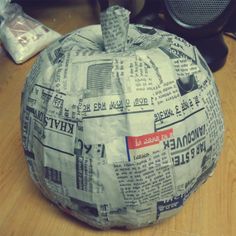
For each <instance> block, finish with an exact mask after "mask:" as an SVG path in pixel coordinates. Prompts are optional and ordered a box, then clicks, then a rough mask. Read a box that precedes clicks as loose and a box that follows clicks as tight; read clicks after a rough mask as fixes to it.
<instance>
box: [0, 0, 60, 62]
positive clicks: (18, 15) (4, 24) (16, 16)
mask: <svg viewBox="0 0 236 236" xmlns="http://www.w3.org/2000/svg"><path fill="white" fill-rule="evenodd" d="M59 37H60V34H59V33H57V32H55V31H53V30H52V29H50V28H48V27H46V26H45V25H43V24H42V23H40V22H38V21H36V20H35V19H33V18H31V17H30V16H28V15H26V14H25V13H24V12H23V11H22V8H21V6H19V5H18V4H15V3H10V0H1V1H0V39H1V41H2V43H3V45H4V47H5V49H6V50H7V51H8V52H9V54H10V55H11V56H12V58H13V59H14V61H15V62H16V63H17V64H19V63H23V62H25V61H26V60H28V59H29V58H31V57H32V56H34V55H35V54H37V53H38V52H40V51H41V50H42V49H44V48H45V47H46V46H48V45H49V44H50V43H51V42H53V41H54V40H55V39H57V38H59Z"/></svg>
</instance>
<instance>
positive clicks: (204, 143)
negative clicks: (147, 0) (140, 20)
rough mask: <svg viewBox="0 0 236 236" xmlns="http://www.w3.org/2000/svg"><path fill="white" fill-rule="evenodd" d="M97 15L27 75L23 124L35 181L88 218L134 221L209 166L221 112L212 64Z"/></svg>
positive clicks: (160, 212) (176, 202) (147, 219)
mask: <svg viewBox="0 0 236 236" xmlns="http://www.w3.org/2000/svg"><path fill="white" fill-rule="evenodd" d="M128 18H129V12H128V11H127V10H125V9H122V8H120V7H118V6H112V7H110V8H108V9H107V11H106V12H103V13H102V14H101V25H102V27H101V26H100V25H94V26H88V27H85V28H82V29H78V30H76V31H74V32H72V33H70V34H68V35H66V36H65V37H63V38H61V39H59V40H57V41H56V42H55V43H54V44H52V45H51V46H50V47H49V48H47V49H46V50H44V51H43V52H42V53H41V54H40V56H39V58H38V60H37V62H36V63H35V65H34V66H33V68H32V71H31V73H30V74H29V75H28V78H27V81H26V84H25V88H24V91H23V96H22V109H21V124H22V140H23V146H24V151H25V156H26V159H27V162H28V166H29V170H30V174H31V177H32V179H33V180H34V182H35V183H36V184H37V186H38V187H39V188H40V189H41V191H42V192H43V193H44V194H45V196H46V197H48V198H49V199H50V200H52V201H53V202H54V203H56V204H57V205H58V206H59V207H60V208H61V209H62V210H64V211H65V212H67V213H69V214H71V215H73V216H75V217H76V218H78V219H80V220H82V221H84V222H87V223H88V224H89V225H92V226H95V227H97V228H102V229H107V228H111V227H126V228H138V227H143V226H147V225H150V224H153V223H156V222H158V221H160V220H162V219H164V218H167V217H170V216H172V215H174V214H176V213H177V212H178V211H179V210H180V209H181V208H182V206H183V205H184V203H185V201H186V200H187V199H188V198H189V196H190V195H191V194H192V193H193V192H194V191H195V190H196V189H197V188H198V187H199V186H200V185H201V184H202V183H203V182H204V181H205V180H206V179H207V178H208V176H209V175H210V174H211V173H212V171H213V169H214V168H215V166H216V162H217V160H218V158H219V155H220V151H221V148H222V144H223V130H224V124H223V118H222V111H221V107H220V100H219V95H218V91H217V88H216V84H215V81H214V79H213V76H212V73H211V71H210V70H209V68H208V67H207V64H206V62H205V61H204V60H203V58H202V57H201V55H200V54H199V52H198V50H197V49H196V48H195V47H193V46H192V45H190V44H189V43H188V42H186V41H185V40H184V39H182V38H179V37H177V36H175V35H173V34H170V33H167V32H164V31H160V30H157V29H155V28H151V27H147V26H143V25H129V24H128Z"/></svg>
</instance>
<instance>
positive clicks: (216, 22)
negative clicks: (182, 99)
mask: <svg viewBox="0 0 236 236" xmlns="http://www.w3.org/2000/svg"><path fill="white" fill-rule="evenodd" d="M235 8H236V0H146V2H145V5H144V7H143V10H142V11H141V12H140V13H139V15H138V16H136V17H135V18H134V19H133V20H132V21H133V23H142V24H146V25H151V26H154V27H156V28H161V29H164V30H167V31H169V32H171V33H175V34H177V35H179V36H181V37H183V38H185V39H186V40H188V41H189V42H190V43H192V44H193V45H195V46H197V48H198V49H199V51H200V52H201V53H202V55H203V57H204V58H205V60H206V61H207V63H208V65H209V67H210V68H211V70H212V71H216V70H218V69H219V68H221V67H222V66H223V65H224V63H225V61H226V57H227V53H228V48H227V46H226V44H225V42H224V39H223V33H222V32H223V29H224V27H225V25H226V24H227V22H228V19H229V18H230V16H231V15H232V13H233V11H234V10H235Z"/></svg>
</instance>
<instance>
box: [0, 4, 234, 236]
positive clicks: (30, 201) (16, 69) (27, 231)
mask: <svg viewBox="0 0 236 236" xmlns="http://www.w3.org/2000/svg"><path fill="white" fill-rule="evenodd" d="M45 2H46V1H45ZM60 2H63V1H60ZM64 2H65V1H64ZM80 2H81V3H80V4H79V3H77V5H74V4H73V1H69V3H67V4H64V5H63V3H60V4H58V5H57V4H56V1H54V2H52V3H51V4H50V5H49V6H48V7H47V8H46V7H45V6H43V7H39V6H37V5H35V6H33V7H26V8H25V9H26V11H27V12H28V13H30V14H31V16H33V17H35V18H37V19H39V20H41V21H42V22H44V23H45V24H47V25H48V26H50V27H52V28H53V29H55V30H57V31H59V32H60V33H63V34H64V33H67V32H70V31H72V30H74V29H76V28H77V27H81V26H85V25H88V24H93V23H97V22H98V15H97V11H96V10H93V9H92V8H91V7H90V6H89V5H88V4H87V3H86V2H87V1H80ZM226 42H227V45H228V46H229V57H228V60H227V63H226V65H225V66H224V67H223V68H222V69H221V70H220V71H218V72H217V73H215V78H216V81H217V84H218V88H219V92H220V95H221V100H222V106H223V111H224V116H225V125H226V132H225V144H224V150H223V153H222V156H221V159H220V161H219V163H218V166H217V168H216V171H215V174H214V176H213V177H211V178H210V179H209V181H207V183H206V184H204V185H203V186H202V187H201V188H200V190H199V191H198V192H196V193H195V194H193V195H192V197H191V198H190V200H189V201H188V202H187V203H186V205H185V207H184V208H183V210H182V211H181V212H180V213H179V214H178V215H177V216H176V217H173V218H170V219H168V220H166V221H165V222H163V223H161V224H159V225H155V226H152V227H148V228H144V229H140V230H134V231H123V230H110V231H99V230H95V229H92V228H90V227H88V226H86V225H85V224H83V223H81V222H79V221H77V220H75V219H73V218H71V217H68V216H66V215H65V214H63V213H62V212H61V211H59V210H58V209H57V208H56V207H55V206H54V205H52V204H51V203H50V202H49V201H47V200H46V199H45V198H44V197H43V196H42V195H41V193H40V192H39V191H38V189H36V187H35V186H34V184H33V183H32V181H31V179H30V177H29V173H28V170H27V166H26V162H25V159H24V156H23V150H22V146H21V139H20V126H19V109H20V95H21V91H22V88H23V84H24V81H25V78H26V74H27V73H28V71H29V70H30V68H31V66H32V64H33V63H34V61H35V58H33V59H31V60H30V61H28V62H27V63H25V64H23V65H15V64H14V63H13V62H12V60H11V59H10V58H9V57H8V56H7V55H6V53H5V51H4V50H3V49H2V48H1V47H0V235H1V236H10V235H11V236H13V235H17V236H36V235H37V236H42V235H45V236H51V235H52V236H54V235H56V236H62V235H63V236H64V235H68V236H69V235H73V236H76V235H79V236H83V235H85V236H92V235H94V236H95V235H96V236H102V235H104V236H105V235H106V236H113V235H124V234H125V235H129V236H130V235H135V236H136V235H137V236H145V235H146V236H147V235H150V236H154V235H155V236H235V235H236V41H233V40H232V39H230V38H226Z"/></svg>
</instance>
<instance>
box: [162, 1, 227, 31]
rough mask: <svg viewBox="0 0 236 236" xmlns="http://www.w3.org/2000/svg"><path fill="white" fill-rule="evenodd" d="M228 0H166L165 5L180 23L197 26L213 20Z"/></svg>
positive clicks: (224, 7)
mask: <svg viewBox="0 0 236 236" xmlns="http://www.w3.org/2000/svg"><path fill="white" fill-rule="evenodd" d="M229 3H230V0H167V1H166V4H167V7H168V9H169V11H170V13H171V14H172V17H175V19H176V20H178V21H179V22H181V23H184V24H186V25H188V26H193V27H199V26H202V25H206V24H209V23H211V22H212V21H214V20H215V19H216V18H217V17H218V16H219V15H220V14H221V13H222V12H223V11H224V10H225V9H226V7H227V6H228V5H229Z"/></svg>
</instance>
